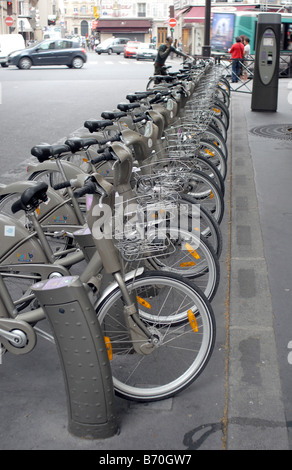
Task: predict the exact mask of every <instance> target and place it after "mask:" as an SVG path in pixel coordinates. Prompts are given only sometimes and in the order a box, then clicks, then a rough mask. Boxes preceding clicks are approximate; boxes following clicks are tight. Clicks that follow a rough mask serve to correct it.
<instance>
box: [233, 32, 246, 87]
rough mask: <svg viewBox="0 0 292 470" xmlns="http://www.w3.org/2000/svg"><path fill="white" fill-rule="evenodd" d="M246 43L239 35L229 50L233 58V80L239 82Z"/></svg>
mask: <svg viewBox="0 0 292 470" xmlns="http://www.w3.org/2000/svg"><path fill="white" fill-rule="evenodd" d="M243 51H244V45H243V44H242V42H241V39H240V37H239V36H237V37H236V38H235V43H234V44H232V46H231V48H230V49H229V52H230V53H231V60H232V80H231V81H232V82H233V83H237V82H238V78H239V76H240V65H241V60H242V59H243Z"/></svg>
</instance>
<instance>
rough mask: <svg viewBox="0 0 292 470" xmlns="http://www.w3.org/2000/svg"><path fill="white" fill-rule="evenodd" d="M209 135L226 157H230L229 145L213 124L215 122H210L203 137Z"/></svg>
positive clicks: (209, 138)
mask: <svg viewBox="0 0 292 470" xmlns="http://www.w3.org/2000/svg"><path fill="white" fill-rule="evenodd" d="M205 135H206V136H207V138H208V140H210V141H211V142H212V143H213V144H215V145H216V147H219V149H220V150H221V152H222V153H223V155H224V158H225V159H226V160H227V159H228V147H227V144H226V141H225V140H224V139H223V137H222V135H221V134H220V132H219V131H218V130H217V129H216V128H215V127H214V126H213V124H209V126H208V127H207V129H206V131H204V132H203V138H204V137H205Z"/></svg>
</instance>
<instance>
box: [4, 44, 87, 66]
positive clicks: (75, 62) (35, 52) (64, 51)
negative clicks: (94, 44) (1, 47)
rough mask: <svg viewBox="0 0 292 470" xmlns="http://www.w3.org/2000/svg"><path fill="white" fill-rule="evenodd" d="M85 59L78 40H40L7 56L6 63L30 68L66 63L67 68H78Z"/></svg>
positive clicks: (84, 52)
mask: <svg viewBox="0 0 292 470" xmlns="http://www.w3.org/2000/svg"><path fill="white" fill-rule="evenodd" d="M86 61H87V55H86V51H85V49H82V48H81V47H80V46H79V42H76V41H72V40H71V39H54V40H46V41H42V42H39V43H38V44H36V45H34V46H31V47H28V48H27V49H24V50H22V51H16V52H12V53H11V54H9V56H8V64H9V65H16V67H18V68H19V69H30V67H31V66H32V65H34V66H40V65H67V67H69V68H74V69H80V68H81V67H83V64H84V63H85V62H86Z"/></svg>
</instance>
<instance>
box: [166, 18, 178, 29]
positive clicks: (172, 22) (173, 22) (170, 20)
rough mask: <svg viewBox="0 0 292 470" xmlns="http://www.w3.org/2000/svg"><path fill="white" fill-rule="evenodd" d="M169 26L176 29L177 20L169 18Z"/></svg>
mask: <svg viewBox="0 0 292 470" xmlns="http://www.w3.org/2000/svg"><path fill="white" fill-rule="evenodd" d="M168 24H169V26H170V27H171V28H174V27H175V26H176V19H175V18H169V20H168Z"/></svg>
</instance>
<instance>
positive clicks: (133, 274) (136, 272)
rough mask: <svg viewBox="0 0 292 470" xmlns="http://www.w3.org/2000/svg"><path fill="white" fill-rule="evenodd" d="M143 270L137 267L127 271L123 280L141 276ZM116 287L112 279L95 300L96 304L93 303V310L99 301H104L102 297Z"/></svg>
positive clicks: (116, 284)
mask: <svg viewBox="0 0 292 470" xmlns="http://www.w3.org/2000/svg"><path fill="white" fill-rule="evenodd" d="M143 272H144V268H138V269H137V270H134V271H130V272H129V273H127V274H126V275H125V281H129V280H131V279H136V278H137V277H139V276H141V275H142V274H143ZM118 287H119V285H118V283H117V282H116V281H114V282H113V283H111V284H110V285H109V286H108V287H106V289H105V290H104V291H103V293H102V295H101V296H100V298H99V299H98V300H97V302H96V304H95V305H94V308H95V310H96V309H98V308H99V306H100V305H101V303H102V302H103V301H104V299H105V298H106V297H107V296H108V295H110V294H111V292H113V291H114V290H115V289H117V288H118Z"/></svg>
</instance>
